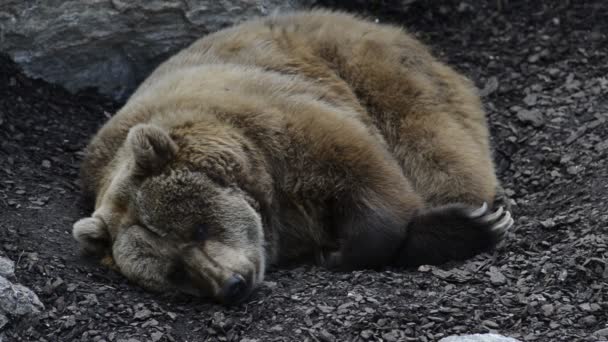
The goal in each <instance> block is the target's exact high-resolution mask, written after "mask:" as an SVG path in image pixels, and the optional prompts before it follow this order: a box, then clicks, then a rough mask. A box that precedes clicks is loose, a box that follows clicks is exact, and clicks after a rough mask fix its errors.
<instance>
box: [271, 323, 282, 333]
mask: <svg viewBox="0 0 608 342" xmlns="http://www.w3.org/2000/svg"><path fill="white" fill-rule="evenodd" d="M268 330H270V331H272V332H280V331H283V327H282V326H280V325H275V326H274V327H271V328H270V329H268Z"/></svg>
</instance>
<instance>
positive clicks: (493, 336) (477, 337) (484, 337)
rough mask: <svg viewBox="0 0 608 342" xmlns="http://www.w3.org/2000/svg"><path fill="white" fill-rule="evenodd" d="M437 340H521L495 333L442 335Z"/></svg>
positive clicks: (449, 341)
mask: <svg viewBox="0 0 608 342" xmlns="http://www.w3.org/2000/svg"><path fill="white" fill-rule="evenodd" d="M439 342H521V341H520V340H516V339H514V338H512V337H507V336H502V335H497V334H473V335H459V336H448V337H444V338H442V339H441V340H439Z"/></svg>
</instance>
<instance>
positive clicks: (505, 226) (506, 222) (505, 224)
mask: <svg viewBox="0 0 608 342" xmlns="http://www.w3.org/2000/svg"><path fill="white" fill-rule="evenodd" d="M511 226H513V218H511V213H510V212H508V211H507V212H506V214H505V216H504V217H503V218H502V219H501V220H500V221H498V222H497V223H496V224H495V225H494V226H492V230H493V231H503V232H506V231H507V230H509V228H511Z"/></svg>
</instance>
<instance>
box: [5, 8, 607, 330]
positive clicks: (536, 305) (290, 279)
mask: <svg viewBox="0 0 608 342" xmlns="http://www.w3.org/2000/svg"><path fill="white" fill-rule="evenodd" d="M426 3H427V2H425V1H419V2H417V3H416V4H414V6H413V7H412V8H410V10H409V11H408V12H406V13H399V14H398V15H396V14H395V13H391V12H390V11H388V10H386V8H385V7H379V8H377V9H374V10H375V12H374V13H371V15H373V16H376V17H378V18H379V21H380V22H397V23H399V24H402V25H404V26H406V27H407V28H409V29H410V30H411V31H412V32H417V33H419V36H420V38H421V39H422V40H423V41H425V42H427V43H428V44H430V45H431V46H432V47H433V48H434V50H435V52H436V53H437V54H438V55H439V56H441V58H442V59H443V60H445V61H447V62H449V63H451V64H452V65H455V66H456V67H457V68H458V69H459V70H461V71H462V72H464V73H465V74H467V75H470V76H471V77H472V78H473V79H474V80H475V81H476V82H477V84H478V85H479V87H480V88H481V89H482V94H483V95H484V103H485V105H486V108H487V110H488V113H489V121H490V124H491V127H492V134H493V143H494V147H495V149H496V161H497V165H498V169H499V173H500V176H501V178H502V179H503V181H504V183H505V187H506V188H507V191H508V193H509V194H510V195H511V197H512V198H513V199H514V201H515V205H514V208H513V209H514V214H515V217H516V219H517V220H516V226H515V227H514V229H513V231H512V232H511V233H510V234H509V236H508V238H507V241H506V243H505V244H504V246H502V247H501V248H500V249H499V250H498V251H497V252H496V253H493V254H491V255H487V254H486V255H481V256H478V257H476V258H474V259H473V260H470V261H468V262H466V263H458V264H453V265H445V266H443V267H441V268H427V267H422V268H421V269H419V270H397V269H392V270H386V271H384V272H367V271H366V272H352V273H331V272H327V271H325V270H323V269H319V268H313V267H302V268H296V269H290V270H285V269H283V270H271V272H270V273H269V274H268V277H267V282H266V283H265V285H264V286H263V287H262V288H261V289H260V290H259V291H258V293H257V294H255V295H254V296H253V297H252V298H251V299H250V300H249V301H248V302H247V303H245V304H243V305H240V306H238V307H233V308H225V307H220V306H217V305H212V304H206V303H201V302H197V301H192V299H191V298H188V297H185V296H174V295H163V296H159V295H155V294H151V293H147V292H144V291H142V290H141V289H139V288H137V287H136V286H134V285H132V284H129V283H128V282H126V281H125V280H124V279H123V278H122V277H120V276H118V275H116V274H114V273H112V272H110V271H108V270H106V269H104V268H102V267H100V266H98V265H96V264H95V263H94V262H93V261H91V260H87V259H83V258H82V257H81V256H80V255H79V253H78V250H77V245H76V243H75V241H73V239H72V237H71V225H72V223H73V222H74V221H76V220H77V219H78V218H79V217H81V216H83V215H86V214H88V212H87V210H86V207H85V206H84V205H83V204H82V203H81V200H80V195H79V192H78V185H77V183H76V182H75V181H76V179H77V172H78V163H79V160H80V153H79V151H80V150H81V149H82V148H83V147H84V146H85V144H86V143H87V141H88V139H89V138H90V137H91V136H92V134H93V133H94V132H95V131H96V129H97V128H99V126H100V125H101V124H102V123H103V122H104V121H105V120H106V119H107V118H108V116H109V115H111V114H109V113H113V112H114V111H115V109H116V108H117V107H118V106H117V104H115V103H112V102H111V101H108V100H105V99H103V98H101V97H99V96H97V95H95V94H94V93H93V92H88V93H81V94H77V95H73V94H69V93H67V92H66V91H64V90H62V89H60V88H58V87H55V86H52V85H49V84H46V83H44V82H41V81H36V80H31V79H28V78H27V77H25V76H23V75H22V74H21V73H20V71H19V70H18V69H17V68H16V67H15V66H14V65H13V64H12V63H10V62H9V61H8V60H7V59H6V58H2V57H0V208H2V211H1V212H0V255H5V256H8V257H9V258H11V259H12V260H14V261H15V263H16V270H15V274H16V277H17V279H16V280H17V281H18V282H19V283H22V284H24V285H26V286H29V287H31V288H32V289H33V290H34V291H36V292H37V293H38V295H39V296H40V299H41V300H42V302H43V303H44V304H45V306H46V310H45V312H44V313H43V314H42V315H41V316H40V317H39V318H38V319H36V320H34V321H31V320H30V321H22V322H15V321H13V322H12V323H9V325H8V326H7V327H6V328H5V331H4V332H3V333H4V337H5V339H6V340H7V341H72V340H82V341H119V340H127V339H131V340H130V341H135V340H138V341H192V340H194V341H206V340H209V341H216V340H220V341H251V340H256V339H257V340H259V341H294V340H301V341H306V340H308V341H354V340H359V341H366V340H371V341H380V340H383V341H408V340H409V341H435V340H438V339H440V338H441V337H443V336H448V335H451V334H459V333H477V332H479V333H482V332H488V331H496V332H499V333H502V334H504V335H509V336H512V337H516V338H519V339H521V340H523V341H597V340H598V339H599V338H593V337H591V334H592V333H593V332H599V333H604V334H606V335H608V330H605V329H606V328H607V327H608V326H607V325H606V324H607V322H608V264H607V263H608V251H607V248H608V246H607V245H608V234H607V233H608V210H607V209H608V162H607V161H606V154H607V153H608V123H606V121H607V120H608V96H607V95H606V94H608V64H606V60H608V48H607V47H608V37H607V35H606V34H607V33H608V22H607V21H605V18H606V17H608V4H606V3H605V1H602V0H596V1H580V2H579V1H568V2H566V1H564V2H560V3H563V4H559V5H551V6H550V5H549V4H557V3H558V2H556V1H551V2H549V1H535V2H528V1H506V2H505V1H502V2H501V3H508V4H509V6H508V7H506V8H505V10H503V11H502V12H500V13H498V12H496V11H495V6H496V4H497V3H499V1H487V2H450V1H441V3H442V5H440V6H436V7H434V8H427V7H425V6H428V5H425V4H426ZM473 3H474V4H473ZM602 329H604V330H602ZM604 339H608V337H604Z"/></svg>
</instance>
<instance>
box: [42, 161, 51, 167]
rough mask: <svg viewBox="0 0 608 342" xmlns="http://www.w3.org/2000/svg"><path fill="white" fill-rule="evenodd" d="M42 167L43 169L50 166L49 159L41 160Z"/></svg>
mask: <svg viewBox="0 0 608 342" xmlns="http://www.w3.org/2000/svg"><path fill="white" fill-rule="evenodd" d="M42 167H43V168H45V169H50V168H51V162H50V161H49V160H46V159H45V160H43V161H42Z"/></svg>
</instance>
